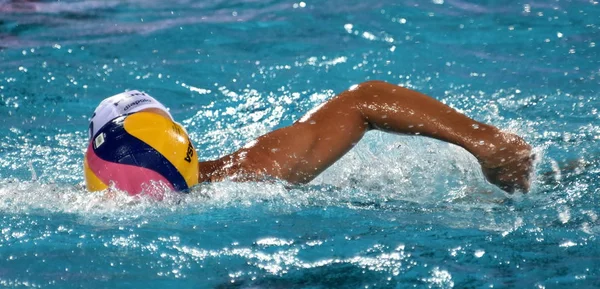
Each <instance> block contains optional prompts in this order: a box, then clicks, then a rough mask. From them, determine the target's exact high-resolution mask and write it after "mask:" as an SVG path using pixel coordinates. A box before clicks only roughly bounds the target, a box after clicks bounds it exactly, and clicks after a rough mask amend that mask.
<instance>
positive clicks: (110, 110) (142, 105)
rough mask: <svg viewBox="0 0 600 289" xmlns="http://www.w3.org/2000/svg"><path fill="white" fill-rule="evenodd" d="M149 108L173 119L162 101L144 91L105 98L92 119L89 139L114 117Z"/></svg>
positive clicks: (128, 92) (131, 91)
mask: <svg viewBox="0 0 600 289" xmlns="http://www.w3.org/2000/svg"><path fill="white" fill-rule="evenodd" d="M149 108H155V109H159V110H161V111H163V112H165V114H166V115H168V116H169V118H171V120H173V117H172V116H171V114H170V113H169V111H168V110H167V108H166V107H165V106H164V105H163V104H162V103H160V102H159V101H158V100H156V99H154V98H153V97H152V96H150V95H148V94H146V93H144V92H140V91H137V90H130V91H126V92H123V93H119V94H117V95H113V96H111V97H109V98H106V99H104V100H103V101H102V102H101V103H100V104H99V105H98V107H97V108H96V110H95V111H94V114H93V115H92V119H91V120H90V127H89V139H90V140H91V139H92V138H93V137H94V136H95V135H96V134H97V133H98V131H99V130H100V129H101V128H102V127H103V126H104V125H106V124H107V123H108V122H110V121H112V120H113V119H115V118H117V117H119V116H123V115H128V114H132V113H134V112H138V111H141V110H144V109H149Z"/></svg>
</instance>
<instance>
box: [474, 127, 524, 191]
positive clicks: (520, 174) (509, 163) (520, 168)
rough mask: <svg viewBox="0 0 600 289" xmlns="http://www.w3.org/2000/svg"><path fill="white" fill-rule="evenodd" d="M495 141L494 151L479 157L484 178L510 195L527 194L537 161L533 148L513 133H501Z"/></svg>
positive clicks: (490, 150)
mask: <svg viewBox="0 0 600 289" xmlns="http://www.w3.org/2000/svg"><path fill="white" fill-rule="evenodd" d="M495 139H496V140H497V143H495V144H494V145H493V146H492V149H489V150H488V151H487V152H485V153H483V154H481V155H479V156H477V158H478V159H479V163H480V164H481V169H482V171H483V174H484V176H485V177H486V179H487V180H488V181H489V182H490V183H492V184H494V185H496V186H498V187H499V188H500V189H502V190H504V191H506V192H508V193H511V194H512V193H514V192H517V191H521V192H524V193H527V192H528V191H529V188H530V186H531V174H532V170H533V161H534V159H535V156H534V155H532V153H531V146H530V145H529V144H527V143H526V142H525V141H524V140H523V139H522V138H521V137H519V136H517V135H515V134H511V133H504V132H503V133H500V134H499V135H498V136H497V137H496V138H495Z"/></svg>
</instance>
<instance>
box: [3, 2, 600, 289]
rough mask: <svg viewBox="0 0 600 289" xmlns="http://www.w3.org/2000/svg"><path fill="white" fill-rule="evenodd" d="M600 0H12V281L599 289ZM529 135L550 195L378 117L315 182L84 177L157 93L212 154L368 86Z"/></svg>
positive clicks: (8, 224) (6, 282) (6, 245)
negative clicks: (379, 124) (109, 192)
mask: <svg viewBox="0 0 600 289" xmlns="http://www.w3.org/2000/svg"><path fill="white" fill-rule="evenodd" d="M599 17H600V4H598V2H596V1H593V0H591V1H577V0H572V1H538V2H535V1H529V2H524V1H507V0H505V1H474V0H471V1H462V0H434V1H416V0H415V1H376V3H374V2H373V1H353V0H350V1H348V0H345V1H339V0H332V1H315V2H312V1H306V2H299V1H298V2H294V1H281V0H272V1H223V0H219V1H198V2H196V1H183V0H174V1H168V2H167V1H156V0H152V1H141V0H138V1H133V0H131V1H36V2H21V1H6V0H4V1H2V0H0V100H1V101H0V116H1V118H0V287H2V288H27V287H36V288H39V287H41V288H109V287H110V288H175V287H179V288H408V287H415V288H598V287H600V248H599V246H598V243H599V242H598V235H599V234H600V221H599V217H598V215H599V214H600V210H599V209H598V201H599V199H598V194H599V193H600V185H599V184H598V181H597V180H598V177H599V176H600V161H599V160H598V154H599V153H600V149H599V148H598V144H599V143H600V115H599V112H598V110H599V109H600V95H599V93H598V84H599V81H598V79H599V78H600V65H599V64H600V54H599V52H598V49H599V48H598V46H599V45H600V43H599V42H600V26H598V23H599V22H598V19H599ZM369 79H381V80H386V81H389V82H393V83H397V84H401V85H404V86H407V87H410V88H413V89H416V90H419V91H422V92H424V93H427V94H429V95H432V96H434V97H436V98H437V99H439V100H441V101H443V102H445V103H447V104H449V105H451V106H453V107H455V108H457V109H459V110H461V111H463V112H465V113H467V114H469V115H470V116H472V117H474V118H476V119H478V120H480V121H485V122H489V123H492V124H494V125H497V126H499V127H501V128H503V129H505V130H509V131H513V132H516V133H518V134H520V135H522V136H523V137H524V138H525V139H526V140H528V141H529V142H530V143H532V144H533V145H534V146H535V148H536V151H537V152H538V153H539V155H540V156H541V158H540V160H539V162H538V164H537V168H536V178H535V181H534V185H533V189H532V191H531V193H530V194H527V195H522V194H517V195H513V196H510V195H506V194H504V193H502V192H501V191H499V190H497V189H495V188H494V187H492V186H491V185H489V184H486V183H485V181H484V180H483V177H482V175H481V173H480V171H479V169H478V165H477V163H476V161H475V159H474V158H473V157H472V156H470V155H469V154H468V153H467V152H465V151H464V150H462V149H460V148H458V147H456V146H452V145H448V144H445V143H441V142H438V141H435V140H431V139H426V138H420V137H410V136H397V135H385V134H382V133H377V132H371V133H369V134H368V135H367V136H366V137H365V139H364V140H363V141H362V142H361V143H360V144H359V145H358V147H357V148H355V149H354V150H353V151H351V152H350V153H349V154H348V155H347V156H346V157H344V158H343V159H342V160H341V161H340V162H339V163H337V164H336V165H334V166H333V167H331V168H330V169H329V170H328V171H326V172H325V173H324V174H323V175H321V176H320V177H319V178H317V179H316V180H314V181H313V182H312V183H310V184H308V185H304V186H289V185H286V184H284V183H278V182H272V183H234V182H229V181H225V182H222V183H216V184H208V185H202V186H198V187H196V188H195V189H194V190H193V191H192V192H191V193H190V194H189V195H183V194H174V195H172V196H171V197H169V198H168V199H167V200H165V201H164V202H155V201H152V200H145V199H141V200H140V199H132V198H129V197H127V196H125V195H122V194H118V195H116V196H115V197H114V198H107V197H105V196H104V194H103V193H86V192H85V191H84V189H83V187H82V185H83V183H82V182H83V178H82V165H81V162H82V156H83V152H84V149H85V145H86V143H85V142H86V136H87V122H88V118H89V117H90V115H91V113H92V111H93V109H94V108H95V106H96V105H97V104H98V103H99V101H100V100H102V99H103V98H104V97H107V96H110V95H113V94H115V93H118V92H121V91H123V90H126V89H139V90H144V91H146V92H148V93H149V94H151V95H153V96H154V97H156V98H158V99H160V100H161V101H163V102H164V103H165V104H166V105H167V106H168V107H170V108H171V112H172V114H173V115H174V117H175V118H176V119H178V120H179V121H180V122H181V123H182V124H183V125H184V126H186V127H187V129H188V131H189V132H190V134H191V138H192V139H193V141H194V142H195V143H196V146H197V147H198V148H199V152H198V153H199V156H200V158H201V159H211V158H215V157H217V156H220V155H223V154H226V153H230V152H232V151H234V150H235V149H236V148H239V147H240V146H242V145H244V144H245V143H247V142H248V141H250V140H252V139H253V138H254V137H256V136H258V135H261V134H263V133H266V132H268V131H270V130H272V129H274V128H278V127H281V126H285V125H289V124H291V123H292V122H293V121H294V120H296V119H298V118H299V117H300V116H302V115H303V114H304V113H305V112H307V111H308V110H310V108H312V107H314V106H315V105H317V104H319V103H321V102H322V101H324V100H326V99H328V98H330V97H332V96H333V95H334V94H335V93H337V92H340V91H342V90H344V89H347V88H348V87H350V86H351V85H353V84H357V83H359V82H361V81H364V80H369Z"/></svg>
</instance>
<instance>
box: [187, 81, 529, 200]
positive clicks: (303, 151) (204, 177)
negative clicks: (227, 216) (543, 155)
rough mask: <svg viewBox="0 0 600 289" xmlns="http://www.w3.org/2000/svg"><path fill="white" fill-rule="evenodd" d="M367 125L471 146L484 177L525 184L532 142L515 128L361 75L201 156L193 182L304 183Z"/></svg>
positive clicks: (516, 186)
mask: <svg viewBox="0 0 600 289" xmlns="http://www.w3.org/2000/svg"><path fill="white" fill-rule="evenodd" d="M372 129H377V130H382V131H386V132H392V133H401V134H419V135H423V136H428V137H432V138H436V139H439V140H442V141H446V142H450V143H453V144H456V145H458V146H461V147H463V148H464V149H466V150H467V151H469V152H470V153H471V154H473V155H474V156H475V157H476V158H477V160H478V161H479V163H480V164H481V167H482V171H483V173H484V175H485V176H486V178H487V180H488V181H489V182H490V183H492V184H494V185H496V186H498V187H500V188H501V189H503V190H505V191H507V192H509V193H513V192H515V191H517V190H520V191H523V192H527V191H528V190H529V186H530V180H529V177H530V173H531V169H532V156H531V146H530V145H529V144H527V143H526V142H525V141H524V140H523V139H522V138H520V137H519V136H517V135H514V134H511V133H506V132H502V131H500V130H499V129H498V128H496V127H494V126H491V125H487V124H483V123H480V122H477V121H475V120H473V119H470V118H469V117H467V116H465V115H463V114H461V113H459V112H458V111H456V110H454V109H452V108H451V107H449V106H447V105H445V104H443V103H441V102H439V101H437V100H435V99H433V98H431V97H429V96H427V95H424V94H422V93H419V92H416V91H413V90H410V89H407V88H404V87H400V86H397V85H393V84H390V83H386V82H382V81H368V82H364V83H361V84H360V85H358V86H357V87H355V88H353V89H350V90H347V91H344V92H342V93H340V94H339V95H337V96H336V97H334V98H332V99H331V100H329V101H328V102H326V103H324V104H322V105H320V106H318V107H316V108H315V109H313V110H312V111H310V112H309V113H308V114H307V115H305V116H304V117H303V118H301V119H300V120H298V121H296V122H295V123H294V124H292V125H291V126H288V127H285V128H281V129H278V130H275V131H272V132H270V133H268V134H265V135H263V136H260V137H259V138H257V139H256V140H254V141H252V142H250V143H249V144H247V145H246V146H244V147H243V148H241V149H240V150H238V151H236V152H234V153H232V154H230V155H226V156H224V157H222V158H220V159H218V160H214V161H206V162H200V164H199V167H200V177H199V181H200V182H206V181H219V180H222V179H224V178H232V179H234V180H240V181H255V180H264V179H265V178H270V177H275V178H278V179H282V180H285V181H288V182H290V183H307V182H309V181H310V180H312V179H313V178H315V177H316V176H317V175H319V174H320V173H321V172H323V171H324V170H325V169H327V168H328V167H329V166H331V165H332V164H333V163H334V162H336V161H337V160H338V159H339V158H341V157H342V156H343V155H344V154H345V153H346V152H348V151H349V150H350V149H351V148H352V147H354V145H356V143H357V142H358V141H359V140H360V139H361V138H362V137H363V135H364V134H365V133H366V132H367V131H369V130H372Z"/></svg>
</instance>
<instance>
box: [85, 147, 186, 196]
mask: <svg viewBox="0 0 600 289" xmlns="http://www.w3.org/2000/svg"><path fill="white" fill-rule="evenodd" d="M86 157H87V162H88V165H89V167H90V169H91V170H92V172H94V173H95V174H96V176H97V177H98V178H99V179H100V180H101V181H102V182H104V183H105V184H110V182H114V184H115V187H116V188H117V189H119V190H122V191H126V192H127V193H128V194H129V195H132V196H133V195H137V194H139V193H141V192H142V190H143V187H142V184H146V185H150V184H151V182H150V181H155V182H157V181H162V182H163V183H164V184H166V185H167V186H169V188H170V189H171V190H175V188H174V187H173V185H172V184H171V183H170V182H169V181H167V179H166V178H165V177H163V176H162V175H160V174H159V173H157V172H155V171H153V170H149V169H146V168H142V167H137V166H132V165H126V164H118V163H112V162H107V161H105V160H103V159H101V158H100V157H98V156H97V155H96V153H95V152H94V149H93V148H92V144H91V143H90V144H89V146H88V150H87V154H86ZM149 188H150V186H148V187H147V188H146V189H149ZM150 190H151V191H145V192H144V194H146V195H150V196H152V197H154V198H157V199H162V197H163V192H159V191H158V189H156V190H152V189H151V188H150Z"/></svg>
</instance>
